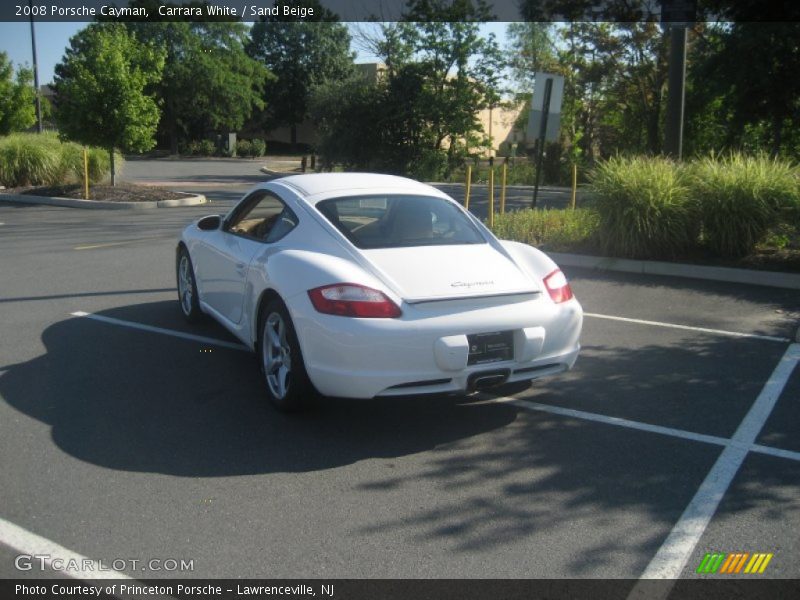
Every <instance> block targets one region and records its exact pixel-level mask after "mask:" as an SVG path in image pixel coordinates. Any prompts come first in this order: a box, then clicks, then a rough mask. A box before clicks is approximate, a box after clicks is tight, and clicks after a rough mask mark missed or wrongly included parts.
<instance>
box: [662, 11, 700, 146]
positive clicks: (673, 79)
mask: <svg viewBox="0 0 800 600" xmlns="http://www.w3.org/2000/svg"><path fill="white" fill-rule="evenodd" d="M696 13H697V1H696V0H661V23H662V25H663V26H664V27H666V28H668V30H669V72H668V73H667V110H666V123H665V124H664V154H666V155H667V156H671V157H672V158H675V159H677V160H680V159H681V154H682V153H683V111H684V102H685V96H686V91H685V88H686V32H687V30H688V28H689V24H690V23H693V22H694V20H695V18H696Z"/></svg>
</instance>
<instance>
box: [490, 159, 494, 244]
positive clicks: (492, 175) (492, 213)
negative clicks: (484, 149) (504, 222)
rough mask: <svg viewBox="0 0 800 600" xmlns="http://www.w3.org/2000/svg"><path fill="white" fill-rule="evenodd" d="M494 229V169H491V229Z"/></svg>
mask: <svg viewBox="0 0 800 600" xmlns="http://www.w3.org/2000/svg"><path fill="white" fill-rule="evenodd" d="M492 227H494V167H492V168H491V169H489V229H491V228H492Z"/></svg>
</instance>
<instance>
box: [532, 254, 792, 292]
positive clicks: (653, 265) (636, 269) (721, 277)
mask: <svg viewBox="0 0 800 600" xmlns="http://www.w3.org/2000/svg"><path fill="white" fill-rule="evenodd" d="M547 254H548V256H550V257H551V258H552V259H553V260H554V261H556V263H558V264H559V265H561V266H564V267H580V268H584V269H596V270H599V271H619V272H623V273H642V274H646V275H667V276H670V277H686V278H689V279H705V280H710V281H723V282H727V283H743V284H748V285H761V286H766V287H778V288H787V289H792V290H800V274H797V273H783V272H778V271H756V270H754V269H735V268H731V267H707V266H703V265H687V264H680V263H668V262H657V261H648V260H631V259H627V258H609V257H604V256H586V255H583V254H562V253H559V252H548V253H547Z"/></svg>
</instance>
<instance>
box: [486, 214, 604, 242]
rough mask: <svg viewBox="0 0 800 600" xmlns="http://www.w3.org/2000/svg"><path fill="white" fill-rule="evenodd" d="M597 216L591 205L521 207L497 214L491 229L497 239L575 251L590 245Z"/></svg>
mask: <svg viewBox="0 0 800 600" xmlns="http://www.w3.org/2000/svg"><path fill="white" fill-rule="evenodd" d="M598 225H599V215H598V214H597V211H595V210H593V209H591V208H578V209H575V210H558V209H529V208H528V209H524V210H518V211H512V212H507V213H504V214H497V215H495V217H494V225H493V227H492V231H493V232H494V234H495V235H496V236H497V237H499V238H500V239H504V240H514V241H516V242H524V243H526V244H531V245H533V246H546V247H547V249H548V250H553V251H559V250H575V249H576V248H580V247H585V246H587V245H588V244H592V243H593V242H594V240H595V236H596V234H597V228H598Z"/></svg>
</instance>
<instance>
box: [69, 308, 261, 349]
mask: <svg viewBox="0 0 800 600" xmlns="http://www.w3.org/2000/svg"><path fill="white" fill-rule="evenodd" d="M70 314H71V315H72V316H73V317H85V318H87V319H92V320H93V321H101V322H103V323H110V324H112V325H120V326H122V327H130V328H132V329H140V330H142V331H149V332H151V333H160V334H163V335H170V336H172V337H176V338H181V339H184V340H192V341H193V342H202V343H203V344H210V345H212V346H221V347H222V348H230V349H232V350H244V351H245V352H250V349H249V348H247V347H245V346H244V345H243V344H237V343H235V342H226V341H223V340H218V339H215V338H210V337H205V336H202V335H194V334H191V333H184V332H183V331H175V330H174V329H164V328H163V327H154V326H152V325H145V324H143V323H135V322H134V321H124V320H122V319H114V318H112V317H104V316H103V315H95V314H92V313H87V312H83V311H76V312H73V313H70Z"/></svg>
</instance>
